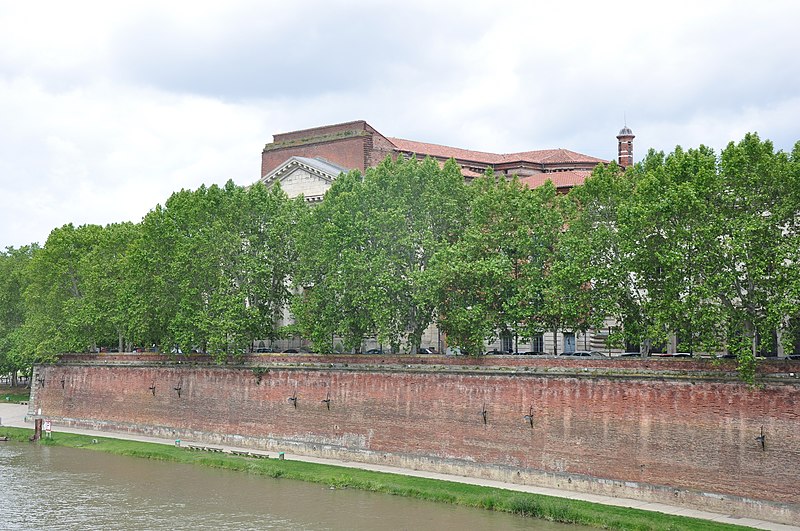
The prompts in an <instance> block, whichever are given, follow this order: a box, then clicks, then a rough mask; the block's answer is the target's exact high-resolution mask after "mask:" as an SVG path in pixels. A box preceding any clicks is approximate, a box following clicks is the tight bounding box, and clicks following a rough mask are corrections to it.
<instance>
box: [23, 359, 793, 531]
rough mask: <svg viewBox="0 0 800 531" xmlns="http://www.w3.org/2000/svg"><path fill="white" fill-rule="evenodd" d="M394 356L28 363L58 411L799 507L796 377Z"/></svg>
mask: <svg viewBox="0 0 800 531" xmlns="http://www.w3.org/2000/svg"><path fill="white" fill-rule="evenodd" d="M310 359H313V358H310ZM343 359H344V358H343ZM347 359H348V360H350V361H352V360H353V359H354V358H353V357H351V358H347ZM440 359H442V360H444V358H440ZM386 360H388V361H386ZM392 361H393V360H392V359H391V358H386V359H384V360H383V362H385V363H386V365H384V366H381V363H382V361H381V358H375V359H366V358H365V361H364V362H362V363H361V364H357V363H340V364H332V363H331V364H329V363H317V364H313V363H309V362H308V361H305V362H302V363H300V362H298V363H297V364H296V365H295V366H292V365H290V364H286V363H285V361H284V362H280V363H276V364H274V365H270V364H261V365H262V366H265V367H267V368H268V372H265V373H264V374H262V375H261V379H260V381H259V378H258V374H257V372H256V371H255V370H254V367H253V366H239V367H224V368H223V367H219V366H211V365H209V366H202V365H198V366H186V365H169V364H166V365H162V364H154V363H151V362H140V363H132V362H130V361H129V362H126V363H125V364H124V365H120V364H115V363H113V362H112V363H106V364H99V363H85V362H83V363H75V364H64V365H51V366H44V367H38V368H37V372H36V376H35V378H34V384H33V387H34V393H33V397H32V402H31V410H30V411H31V412H33V411H36V409H37V408H39V407H41V408H42V412H43V416H45V417H46V418H49V419H52V420H53V421H54V422H55V425H56V426H58V424H59V423H70V424H75V425H80V426H91V427H96V428H101V429H103V428H111V429H121V430H130V431H135V432H140V433H147V434H152V435H158V436H166V437H175V438H180V439H183V440H189V441H193V440H194V441H207V442H212V443H218V444H220V443H225V444H238V445H245V446H253V447H256V448H262V449H266V450H272V451H284V450H285V451H287V452H294V453H301V454H309V455H320V456H326V457H334V458H345V459H351V460H358V461H365V462H376V463H385V464H392V465H399V466H407V467H414V468H419V469H427V470H435V471H440V472H450V473H461V474H465V475H473V476H483V477H489V478H493V479H500V480H505V481H515V482H519V483H531V484H540V485H547V486H554V487H560V488H568V489H569V488H573V489H576V490H582V491H588V492H596V493H602V494H611V495H620V496H633V497H639V498H643V499H648V500H652V501H663V502H668V503H678V504H685V505H687V506H693V507H699V508H704V509H708V510H725V511H731V512H733V513H734V514H741V515H743V516H745V515H746V516H754V517H756V516H757V517H761V518H767V519H773V520H776V521H792V519H795V521H797V519H798V518H800V492H798V491H797V489H796V488H795V487H796V486H797V485H798V484H800V469H798V468H797V463H800V429H798V428H800V408H798V407H797V404H798V403H800V380H796V379H795V380H792V379H790V378H787V379H786V381H782V380H781V379H780V378H779V377H778V376H775V377H771V378H769V379H768V381H767V382H768V383H766V384H765V385H763V387H760V388H753V387H748V386H746V385H744V384H742V383H740V382H738V381H737V380H735V377H731V378H730V379H727V378H719V377H718V376H715V377H713V378H712V377H709V376H708V374H707V373H704V372H702V371H693V370H691V367H692V365H689V364H685V365H682V366H681V367H684V368H686V370H684V371H681V372H682V373H683V375H682V376H681V377H675V376H674V375H673V374H674V371H672V372H671V371H664V372H661V373H659V371H653V370H652V368H649V369H648V368H647V367H653V365H652V364H647V363H645V362H643V364H642V367H641V369H639V370H638V371H637V370H634V371H627V372H624V371H623V372H618V373H617V374H616V375H615V374H614V372H615V371H614V370H605V371H597V370H592V372H589V373H587V372H586V371H588V370H589V369H580V368H579V367H580V365H579V363H575V362H570V363H562V361H564V360H537V361H536V364H535V366H531V367H530V369H531V370H530V371H529V370H528V369H529V367H526V368H524V369H522V368H521V367H518V368H516V369H513V368H502V369H500V368H495V369H492V368H490V367H483V368H481V367H475V366H464V365H461V366H459V365H455V364H453V365H449V366H446V365H441V366H436V365H433V366H428V367H425V366H421V365H401V364H393V363H392ZM606 361H608V360H606ZM448 362H449V363H457V362H454V361H453V360H452V358H451V359H450V360H448ZM428 363H430V364H435V363H436V360H433V359H432V358H431V359H429V362H428ZM570 367H577V368H575V369H573V370H570ZM625 367H629V368H630V367H632V365H631V364H630V363H626V364H625ZM664 367H666V365H664ZM556 369H557V370H556ZM634 369H635V367H634ZM551 372H553V373H556V374H549V373H551ZM587 374H590V375H591V376H586V375H587ZM637 374H638V376H637ZM645 374H647V375H648V376H643V375H645ZM687 374H688V375H687ZM39 379H43V381H44V382H45V383H44V386H41V383H37V382H38V381H39ZM62 380H63V382H64V383H63V387H62V384H61V381H62ZM150 387H155V393H153V392H152V390H151V389H150ZM176 388H180V389H181V394H180V396H178V391H177V390H176ZM292 396H296V397H297V407H294V404H293V403H292V401H290V400H288V398H289V397H292ZM327 398H330V400H331V402H330V409H328V408H327V405H326V403H324V402H322V400H324V399H327ZM484 412H485V415H484ZM530 414H532V417H533V425H531V423H530V422H529V421H528V420H527V419H525V418H524V417H525V415H530ZM762 426H763V428H764V432H765V433H766V436H767V438H766V449H765V450H762V448H761V446H760V444H759V443H758V441H756V440H755V437H756V436H757V435H759V433H760V429H761V427H762ZM56 430H57V427H56Z"/></svg>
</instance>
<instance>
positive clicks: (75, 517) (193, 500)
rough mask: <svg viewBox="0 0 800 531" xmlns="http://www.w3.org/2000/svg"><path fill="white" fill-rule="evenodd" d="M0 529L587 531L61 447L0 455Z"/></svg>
mask: <svg viewBox="0 0 800 531" xmlns="http://www.w3.org/2000/svg"><path fill="white" fill-rule="evenodd" d="M0 528H1V529H14V530H16V529H26V530H28V529H70V530H73V529H148V530H150V529H152V530H160V529H232V530H247V529H281V530H284V529H291V530H362V529H363V530H373V529H376V530H377V529H392V530H395V529H398V530H402V529H408V530H412V529H413V530H426V529H430V530H450V529H453V530H467V529H492V530H495V529H501V530H503V529H540V530H545V531H556V530H559V531H567V530H576V529H583V528H580V527H576V526H568V525H562V524H552V523H549V522H543V521H538V520H533V519H526V518H521V517H515V516H512V515H507V514H501V513H492V512H489V511H482V510H478V509H469V508H464V507H454V506H449V505H444V504H436V503H431V502H424V501H420V500H413V499H407V498H400V497H396V496H389V495H382V494H375V493H367V492H361V491H351V490H331V489H329V488H328V487H325V486H323V485H314V484H309V483H303V482H299V481H292V480H285V479H271V478H264V477H258V476H251V475H248V474H243V473H236V472H231V471H226V470H214V469H208V468H204V467H197V466H191V465H183V464H175V463H161V462H157V461H150V460H147V459H136V458H130V457H120V456H114V455H108V454H103V453H99V452H92V451H88V450H80V449H73V448H62V447H44V446H36V445H28V444H19V443H2V445H0Z"/></svg>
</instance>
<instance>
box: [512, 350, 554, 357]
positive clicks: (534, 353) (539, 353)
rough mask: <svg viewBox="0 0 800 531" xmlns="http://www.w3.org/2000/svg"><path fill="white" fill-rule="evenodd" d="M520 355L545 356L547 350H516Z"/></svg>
mask: <svg viewBox="0 0 800 531" xmlns="http://www.w3.org/2000/svg"><path fill="white" fill-rule="evenodd" d="M517 354H518V355H520V356H547V352H542V351H541V350H527V351H525V352H517Z"/></svg>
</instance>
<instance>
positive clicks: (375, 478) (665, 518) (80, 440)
mask: <svg viewBox="0 0 800 531" xmlns="http://www.w3.org/2000/svg"><path fill="white" fill-rule="evenodd" d="M32 433H33V430H30V429H24V428H8V427H0V437H4V436H6V437H8V438H9V439H10V440H18V441H27V440H28V438H29V437H30V436H31V435H32ZM40 444H45V445H58V446H68V447H73V448H85V449H88V450H92V451H99V452H107V453H111V454H116V455H127V456H133V457H144V458H147V459H155V460H161V461H170V462H175V463H189V464H197V465H202V466H208V467H214V468H223V469H227V470H235V471H241V472H247V473H250V474H258V475H263V476H267V477H272V478H286V479H295V480H301V481H308V482H313V483H321V484H325V485H330V486H332V487H335V488H349V489H360V490H365V491H370V492H382V493H386V494H394V495H398V496H408V497H412V498H418V499H421V500H429V501H435V502H444V503H452V504H456V505H464V506H468V507H478V508H483V509H489V510H494V511H503V512H508V513H513V514H518V515H521V516H526V517H534V518H543V519H545V520H551V521H556V522H565V523H574V524H581V525H587V526H592V527H598V528H603V529H624V530H641V531H646V530H653V531H656V530H658V531H662V530H676V531H677V530H704V531H705V530H710V531H713V530H723V529H725V530H733V529H750V528H746V527H741V526H731V525H725V524H718V523H715V522H710V521H707V520H698V519H694V518H686V517H682V516H673V515H665V514H662V513H654V512H649V511H642V510H639V509H628V508H624V507H613V506H607V505H599V504H594V503H589V502H583V501H577V500H568V499H563V498H554V497H550V496H542V495H536V494H528V493H522V492H514V491H509V490H504V489H496V488H491V487H481V486H477V485H465V484H462V483H454V482H448V481H438V480H433V479H426V478H416V477H410V476H403V475H398V474H386V473H381V472H372V471H367V470H359V469H353V468H346V467H337V466H330V465H321V464H316V463H306V462H303V461H284V460H278V459H274V458H273V459H255V458H251V457H242V456H236V455H231V454H227V453H216V452H204V451H193V450H189V449H187V448H184V447H176V446H169V445H162V444H154V443H144V442H138V441H127V440H121V439H111V438H105V437H90V436H86V435H76V434H71V433H54V434H53V436H52V438H50V439H44V440H42V441H41V443H40Z"/></svg>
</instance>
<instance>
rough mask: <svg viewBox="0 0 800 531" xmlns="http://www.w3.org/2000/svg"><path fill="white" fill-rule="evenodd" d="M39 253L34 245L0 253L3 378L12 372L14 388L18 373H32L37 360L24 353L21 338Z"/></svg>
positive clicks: (0, 359) (0, 352)
mask: <svg viewBox="0 0 800 531" xmlns="http://www.w3.org/2000/svg"><path fill="white" fill-rule="evenodd" d="M38 250H39V247H38V245H36V244H32V245H28V246H24V247H20V248H19V249H14V248H13V247H8V248H6V250H5V251H2V252H0V374H4V373H9V372H10V373H11V374H12V384H13V385H16V376H17V371H18V370H23V371H24V370H27V369H29V368H30V366H31V364H32V361H33V360H34V353H33V352H29V351H27V350H26V349H25V343H24V341H23V337H22V333H23V332H22V327H23V324H24V323H25V301H24V298H23V295H24V292H25V289H26V288H27V285H28V281H29V280H28V278H29V277H28V268H29V266H30V262H31V259H32V257H33V255H34V253H36V252H37V251H38Z"/></svg>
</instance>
